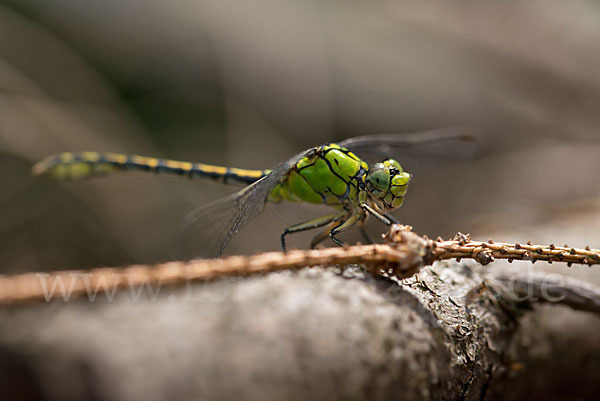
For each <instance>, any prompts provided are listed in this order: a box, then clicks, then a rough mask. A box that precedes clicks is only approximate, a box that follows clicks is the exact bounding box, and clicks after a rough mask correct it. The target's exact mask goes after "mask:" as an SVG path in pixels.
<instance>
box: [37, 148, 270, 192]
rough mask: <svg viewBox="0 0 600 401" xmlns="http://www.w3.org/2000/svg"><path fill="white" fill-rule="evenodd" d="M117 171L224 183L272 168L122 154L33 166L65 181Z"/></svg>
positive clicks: (76, 156)
mask: <svg viewBox="0 0 600 401" xmlns="http://www.w3.org/2000/svg"><path fill="white" fill-rule="evenodd" d="M117 171H148V172H154V173H161V174H162V173H164V174H174V175H180V176H188V177H192V178H193V177H203V178H212V179H214V180H218V181H222V182H224V183H227V184H229V183H238V184H242V185H247V184H252V183H253V182H256V181H258V180H259V179H261V178H262V177H264V176H265V175H266V174H268V173H269V172H270V171H269V170H245V169H238V168H232V167H222V166H213V165H210V164H204V163H192V162H184V161H176V160H169V159H159V158H154V157H145V156H138V155H126V154H120V153H98V152H80V153H70V152H66V153H60V154H58V155H54V156H50V157H49V158H46V159H44V160H42V161H40V162H39V163H37V164H36V165H35V166H34V167H33V172H34V174H36V175H46V176H50V177H52V178H56V179H62V180H79V179H85V178H90V177H95V176H100V175H105V174H109V173H112V172H117Z"/></svg>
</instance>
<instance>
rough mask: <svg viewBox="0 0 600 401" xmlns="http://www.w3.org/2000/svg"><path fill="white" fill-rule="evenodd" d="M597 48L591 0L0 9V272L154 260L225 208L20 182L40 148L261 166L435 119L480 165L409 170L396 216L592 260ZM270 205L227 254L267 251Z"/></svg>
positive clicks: (296, 242) (160, 189) (204, 192)
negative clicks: (464, 137)
mask: <svg viewBox="0 0 600 401" xmlns="http://www.w3.org/2000/svg"><path fill="white" fill-rule="evenodd" d="M599 43H600V5H599V4H598V3H597V2H594V1H570V2H564V1H559V0H553V1H548V0H546V1H527V2H517V1H454V2H445V1H433V2H421V1H399V2H398V1H371V2H359V1H343V2H342V1H325V2H310V1H279V0H258V1H254V2H238V1H164V0H143V1H140V0H129V1H123V0H119V1H116V0H104V1H96V2H90V1H85V2H82V1H75V0H62V1H61V0H38V1H34V0H15V1H3V2H1V3H0V205H1V206H0V266H2V270H3V271H4V272H16V271H25V270H39V269H56V268H61V269H62V268H83V267H90V266H99V265H123V264H129V263H133V262H156V261H160V260H165V259H168V258H169V247H170V244H169V243H170V238H171V235H172V233H173V232H174V230H175V229H176V227H177V225H178V224H179V222H180V220H181V218H182V217H183V216H184V215H185V214H186V213H187V212H188V211H190V210H191V209H193V208H194V207H197V206H199V205H202V204H205V203H206V202H210V201H212V200H215V199H218V198H219V197H222V196H224V195H226V194H228V193H231V192H232V189H231V188H227V187H224V186H221V185H218V184H215V183H210V182H208V183H207V182H203V181H197V182H189V181H188V180H186V179H181V178H178V177H164V176H153V175H144V174H141V173H139V174H138V173H131V174H125V175H118V176H111V177H107V178H102V179H98V180H92V181H87V182H78V183H56V182H50V181H44V180H37V179H33V178H31V177H30V175H29V169H30V167H31V165H32V163H34V162H35V161H37V160H39V159H41V158H43V157H45V156H47V155H49V154H52V153H56V152H60V151H79V150H97V151H116V152H126V153H137V154H143V155H150V156H162V157H169V158H173V159H182V160H192V161H202V162H206V163H215V164H222V165H232V166H236V167H245V168H267V167H270V166H272V165H274V164H276V163H278V162H280V161H282V160H285V159H286V158H288V157H290V156H291V155H293V154H294V153H296V152H298V151H300V150H302V149H305V148H308V147H311V146H314V145H316V144H320V143H324V142H328V141H334V140H340V139H343V138H346V137H351V136H355V135H366V134H377V133H382V132H404V131H418V130H425V129H430V128H436V127H444V126H452V125H467V126H470V127H472V128H474V129H475V130H476V131H477V132H478V133H479V135H480V142H479V150H478V152H477V154H475V155H474V157H472V159H471V160H470V161H469V162H467V163H462V164H451V165H448V166H446V167H444V168H439V169H429V170H430V171H427V173H426V174H425V173H424V174H423V175H420V176H419V175H415V179H414V181H413V184H411V187H410V192H409V196H408V199H407V201H406V203H405V206H404V207H403V208H402V210H401V211H399V213H397V216H398V218H399V219H401V220H402V221H403V222H405V223H407V224H411V225H413V226H414V227H415V230H417V231H418V232H420V233H427V234H429V235H432V236H437V235H443V236H448V235H451V234H453V233H455V232H456V231H458V230H460V231H463V232H471V233H472V234H473V235H474V236H476V237H484V238H481V239H487V237H488V236H490V235H494V238H496V239H498V240H506V241H526V240H532V241H534V242H542V243H543V242H555V243H557V244H559V243H560V244H561V245H562V244H563V243H569V244H570V245H579V246H584V245H588V244H589V245H591V246H595V247H600V239H599V238H598V233H599V232H600V217H599V216H600V198H598V195H599V192H600V191H599V189H600V188H599V185H598V183H599V182H598V181H599V180H598V171H599V167H600V158H599V157H598V155H599V150H600V143H599V140H598V135H599V129H600V73H599V72H598V71H600V45H599ZM431 170H432V171H431ZM273 209H274V208H268V210H267V213H265V215H264V216H261V217H260V218H259V219H258V220H257V221H256V222H255V223H254V224H252V225H250V226H249V227H248V228H247V229H246V230H244V231H243V232H242V233H241V235H240V236H239V238H236V240H235V241H234V242H233V243H232V245H231V247H230V248H229V249H228V252H229V253H237V252H257V251H259V250H268V249H277V247H278V244H279V232H280V231H281V230H282V229H283V228H284V227H285V225H286V223H290V222H296V221H298V220H301V219H302V213H300V214H299V216H298V217H297V218H296V221H293V220H292V221H290V220H289V218H288V217H285V218H281V216H279V215H278V213H271V212H272V211H273ZM372 229H373V230H374V231H375V232H376V231H377V230H379V231H382V230H383V227H380V226H377V225H375V226H373V227H372ZM306 238H307V237H306V236H304V237H302V236H299V237H297V238H294V239H292V240H291V244H292V246H297V247H302V246H306ZM585 269H587V268H585Z"/></svg>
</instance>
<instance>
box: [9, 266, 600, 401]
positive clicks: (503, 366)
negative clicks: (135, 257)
mask: <svg viewBox="0 0 600 401" xmlns="http://www.w3.org/2000/svg"><path fill="white" fill-rule="evenodd" d="M500 273H502V274H500ZM511 277H512V278H516V279H515V280H513V279H511ZM542 279H543V276H541V275H540V276H535V277H533V283H534V284H533V287H535V288H538V290H539V289H540V288H541V287H540V283H542ZM524 280H525V277H519V274H518V273H517V272H515V271H513V272H512V273H511V272H508V273H507V272H504V273H503V272H502V271H500V272H499V271H496V270H494V269H490V268H484V267H481V266H479V265H477V264H475V263H471V262H467V261H463V262H461V263H457V262H454V261H451V262H443V263H436V264H435V265H433V266H429V267H426V268H423V269H422V270H421V271H420V272H419V273H418V274H416V275H415V276H413V277H410V278H408V279H404V280H400V281H398V280H395V279H391V278H385V277H374V276H372V275H370V274H369V273H364V272H363V271H362V270H360V269H359V268H358V267H349V268H347V269H345V271H343V272H341V271H340V270H339V269H337V268H308V269H305V270H301V271H299V272H280V273H272V274H269V275H264V276H259V277H247V278H240V279H227V280H221V281H216V282H212V283H204V284H202V283H196V284H193V285H189V286H187V287H185V288H172V289H168V288H161V289H160V291H159V293H158V295H157V296H156V297H154V296H153V295H152V294H149V292H148V291H147V288H144V289H143V291H142V292H141V294H142V295H141V296H140V298H139V299H136V295H137V293H136V291H139V289H135V290H136V291H134V292H133V293H132V292H131V291H129V290H127V289H125V290H123V291H121V292H118V293H117V294H116V295H115V297H114V299H112V300H110V299H107V296H106V295H105V294H104V293H102V292H100V293H99V294H98V295H97V296H96V299H95V300H94V302H90V301H89V300H88V299H85V298H80V299H77V300H73V301H72V302H68V303H64V302H62V301H52V302H50V303H43V304H35V305H34V304H31V305H21V306H16V305H13V306H4V307H2V309H0V382H1V383H0V384H1V385H0V393H4V395H6V396H5V397H1V398H2V399H8V395H11V396H13V397H15V396H20V397H21V399H44V400H54V399H57V400H58V399H60V400H84V399H86V400H87V399H99V400H141V399H143V400H164V399H176V400H200V399H201V400H280V399H287V400H306V399H311V400H320V399H322V400H332V399H339V400H363V399H364V400H367V399H368V400H398V399H402V400H455V399H465V400H475V399H484V398H485V399H498V400H510V399H519V398H522V396H528V397H529V398H530V399H548V397H550V398H561V399H573V398H577V397H579V399H581V398H586V397H591V398H593V397H594V396H597V395H598V392H597V390H596V386H595V377H594V376H595V374H594V372H598V368H599V367H600V366H598V365H599V361H600V358H598V356H600V341H598V339H599V336H598V334H597V333H599V332H600V330H599V329H600V320H599V319H598V317H597V304H594V302H596V303H597V302H598V299H599V297H598V294H599V293H598V291H597V289H595V288H593V287H586V286H585V285H582V284H581V283H578V282H575V281H569V282H567V283H566V284H565V288H567V289H568V290H565V291H563V294H567V298H566V301H565V299H563V300H562V301H560V303H561V304H568V305H569V306H571V307H574V308H577V309H581V310H588V311H591V312H587V313H583V312H573V311H571V310H568V309H566V308H565V307H564V306H556V305H550V306H547V307H545V308H543V310H538V308H536V307H533V308H532V303H531V302H530V301H529V300H528V299H523V298H524V295H527V294H526V291H524V290H523V288H527V285H525V287H523V283H526V281H524ZM514 283H516V284H514ZM519 283H521V284H519ZM536 286H537V287H536ZM519 288H521V289H519ZM516 295H520V297H519V299H517V296H516ZM554 295H556V293H554ZM578 297H579V298H578ZM108 298H110V296H109V297H108ZM582 298H584V301H582V302H578V301H577V299H580V300H581V299H582ZM567 301H568V302H567ZM585 305H587V306H585ZM590 305H591V306H590ZM594 305H596V306H594ZM557 314H560V316H561V317H560V319H561V320H560V322H570V323H572V324H569V325H568V326H566V327H564V326H563V324H564V323H557V320H556V318H557ZM540 347H541V350H540ZM579 358H581V359H579ZM568 378H572V379H573V378H574V380H573V381H572V382H570V381H569V380H567V379H568ZM557 386H558V387H557ZM557 388H558V390H557Z"/></svg>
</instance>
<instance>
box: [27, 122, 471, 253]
mask: <svg viewBox="0 0 600 401" xmlns="http://www.w3.org/2000/svg"><path fill="white" fill-rule="evenodd" d="M471 138H472V137H471V136H470V135H469V134H468V133H466V132H465V131H464V130H463V129H445V130H437V131H429V132H422V133H415V134H388V135H377V136H361V137H355V138H350V139H346V140H344V141H341V142H338V143H337V144H336V143H330V144H326V145H321V146H317V147H313V148H310V149H308V150H305V151H303V152H300V153H298V154H297V155H295V156H294V157H292V158H290V159H288V160H287V161H285V162H283V163H281V164H279V165H278V166H277V167H275V168H274V169H270V170H245V169H238V168H230V167H221V166H213V165H209V164H203V163H192V162H182V161H174V160H167V159H157V158H153V157H143V156H137V155H125V154H119V153H98V152H80V153H60V154H58V155H53V156H50V157H48V158H46V159H44V160H42V161H40V162H38V163H37V164H36V165H35V166H34V167H33V173H34V174H35V175H42V176H49V177H52V178H56V179H67V180H74V179H82V178H88V177H93V176H99V175H105V174H108V173H112V172H117V171H125V170H141V171H150V172H156V173H170V174H178V175H182V176H188V177H204V178H211V179H213V180H217V181H221V182H223V183H226V184H242V185H244V186H245V187H244V188H243V189H241V190H240V191H238V192H236V193H234V194H233V195H231V196H228V197H226V198H224V199H220V200H218V201H216V202H214V203H211V204H208V205H203V206H200V207H199V208H197V209H196V210H194V211H192V212H191V213H189V214H188V215H187V217H186V218H185V219H184V222H183V224H182V226H181V228H180V229H179V230H178V232H177V233H176V235H175V241H174V247H175V249H174V254H175V257H176V258H177V259H181V260H189V259H193V258H199V257H204V258H206V257H217V256H219V255H221V253H222V252H223V250H224V249H225V247H226V246H227V244H228V243H229V242H230V241H231V239H232V238H233V237H234V236H235V235H236V234H237V233H238V232H239V231H240V230H241V229H242V228H243V227H244V226H245V225H246V224H247V223H248V222H249V221H250V220H252V219H253V218H255V217H256V216H257V215H258V214H259V213H261V212H262V210H263V209H264V205H265V203H267V202H275V203H278V202H284V201H286V202H307V203H312V204H325V205H327V206H330V207H331V208H332V213H330V214H327V215H325V216H322V217H319V218H317V219H313V220H309V221H305V222H302V223H299V224H294V225H292V226H290V227H288V228H286V229H285V230H284V231H283V232H282V233H281V247H282V249H283V250H285V238H286V236H287V235H289V234H292V233H297V232H301V231H306V230H311V229H316V228H323V229H322V230H321V231H320V232H319V233H317V234H316V235H315V236H314V237H313V239H312V241H311V244H310V246H311V247H312V248H314V247H316V246H317V245H318V244H319V243H321V242H322V241H323V240H325V239H327V238H331V240H333V241H334V242H335V243H337V244H339V245H342V244H343V243H342V241H341V240H340V239H339V238H338V234H340V233H341V232H344V231H346V230H348V229H350V228H352V227H354V226H355V225H358V226H359V227H360V228H361V232H362V233H363V235H364V236H365V238H366V239H367V240H368V241H369V242H370V238H369V237H368V234H366V231H365V230H364V224H365V222H366V220H367V219H368V218H369V216H372V217H374V218H376V219H377V220H379V221H380V222H382V223H383V224H386V225H390V224H392V223H395V222H396V220H395V219H394V218H393V217H392V216H391V215H390V214H389V212H390V211H392V210H394V209H397V208H399V207H400V206H402V204H403V202H404V197H405V195H406V191H407V187H408V184H409V182H410V180H411V174H410V173H409V172H408V171H405V170H404V169H403V167H402V165H401V164H400V163H399V162H398V161H397V160H396V159H394V158H392V157H391V156H394V157H397V156H401V155H402V154H405V155H406V154H413V155H414V154H418V153H423V152H422V151H423V150H425V153H427V152H426V150H427V149H430V148H432V145H433V146H438V151H439V152H440V150H441V152H440V153H442V154H446V155H448V154H449V153H451V152H452V150H451V149H449V148H448V147H447V145H448V142H457V141H459V142H462V141H465V140H469V139H471ZM440 145H441V148H440ZM368 163H371V164H368Z"/></svg>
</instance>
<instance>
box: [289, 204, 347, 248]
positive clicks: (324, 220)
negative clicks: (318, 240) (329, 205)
mask: <svg viewBox="0 0 600 401" xmlns="http://www.w3.org/2000/svg"><path fill="white" fill-rule="evenodd" d="M346 213H347V212H346V211H343V212H342V213H337V214H330V215H328V216H323V217H319V218H316V219H314V220H310V221H306V222H304V223H299V224H294V225H293V226H290V227H288V228H286V229H285V230H283V232H282V233H281V249H282V250H283V251H284V252H285V236H286V235H288V234H293V233H299V232H301V231H306V230H312V229H314V228H319V227H323V226H324V225H327V224H329V223H331V222H338V221H340V220H341V219H343V218H344V216H346Z"/></svg>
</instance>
